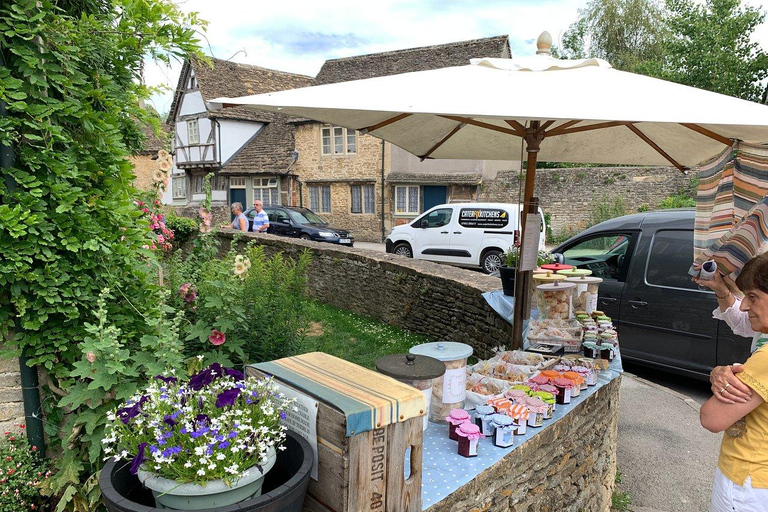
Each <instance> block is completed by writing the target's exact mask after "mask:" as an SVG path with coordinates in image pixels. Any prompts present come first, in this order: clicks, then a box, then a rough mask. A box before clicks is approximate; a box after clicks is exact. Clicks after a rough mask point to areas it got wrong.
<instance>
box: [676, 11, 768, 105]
mask: <svg viewBox="0 0 768 512" xmlns="http://www.w3.org/2000/svg"><path fill="white" fill-rule="evenodd" d="M667 9H668V11H669V12H668V15H667V17H666V24H667V26H668V27H669V30H670V33H671V37H670V38H669V39H668V41H667V43H666V52H665V53H666V55H665V63H664V75H663V76H664V77H665V78H668V79H670V80H673V81H675V82H678V83H681V84H685V85H690V86H693V87H698V88H701V89H707V90H709V91H714V92H719V93H722V94H727V95H729V96H736V97H739V98H743V99H747V100H752V101H760V100H761V99H762V102H763V103H765V98H764V97H762V98H761V96H763V89H762V87H761V85H760V82H761V81H762V80H763V79H765V78H766V77H767V76H768V56H767V55H766V53H765V51H764V50H763V49H762V48H761V47H760V45H759V44H758V43H756V42H753V41H751V36H752V34H753V33H754V31H755V29H756V28H757V27H758V26H759V25H760V24H761V23H762V22H763V20H764V19H765V13H764V12H762V11H761V10H760V9H758V8H754V7H748V6H742V5H741V0H706V2H705V3H704V4H703V5H702V4H700V3H696V2H694V1H693V0H667Z"/></svg>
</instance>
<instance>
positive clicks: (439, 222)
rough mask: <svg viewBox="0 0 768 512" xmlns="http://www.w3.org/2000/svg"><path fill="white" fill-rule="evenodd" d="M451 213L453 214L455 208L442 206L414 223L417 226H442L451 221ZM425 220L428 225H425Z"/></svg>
mask: <svg viewBox="0 0 768 512" xmlns="http://www.w3.org/2000/svg"><path fill="white" fill-rule="evenodd" d="M451 214H453V208H440V209H439V210H434V211H431V212H429V213H428V214H427V215H425V216H423V217H421V218H420V219H416V221H415V222H414V223H413V225H414V226H415V227H426V228H440V227H443V226H445V225H447V224H448V223H449V222H451ZM425 222H426V226H425V225H424V223H425Z"/></svg>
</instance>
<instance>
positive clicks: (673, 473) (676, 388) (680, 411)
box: [618, 365, 722, 512]
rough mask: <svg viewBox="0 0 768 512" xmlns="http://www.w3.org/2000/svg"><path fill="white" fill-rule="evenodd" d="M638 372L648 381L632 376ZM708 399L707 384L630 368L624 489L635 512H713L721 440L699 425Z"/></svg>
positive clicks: (622, 435)
mask: <svg viewBox="0 0 768 512" xmlns="http://www.w3.org/2000/svg"><path fill="white" fill-rule="evenodd" d="M634 371H637V372H638V374H640V375H642V376H643V377H641V376H639V375H635V374H633V373H630V372H634ZM651 379H652V380H651ZM654 381H656V382H654ZM709 396H710V393H709V385H708V383H706V382H700V381H694V380H692V379H687V378H685V377H677V376H674V375H670V374H664V373H663V372H656V371H655V370H646V369H644V368H642V367H636V366H631V365H627V368H625V374H624V377H623V379H622V384H621V399H620V403H619V446H618V468H619V472H620V473H621V474H622V481H623V483H622V484H621V485H620V486H619V489H620V490H621V491H624V492H628V493H629V495H630V497H631V499H632V506H631V507H630V509H631V510H633V511H634V512H678V511H679V512H689V511H690V512H700V511H706V510H709V499H710V496H711V494H712V479H713V478H714V473H715V467H716V465H717V455H718V452H719V450H720V440H721V437H722V434H712V433H710V432H708V431H707V430H705V429H704V428H702V427H701V426H700V425H699V408H700V407H701V403H703V402H704V401H705V400H707V399H708V398H709Z"/></svg>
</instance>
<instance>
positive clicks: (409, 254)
mask: <svg viewBox="0 0 768 512" xmlns="http://www.w3.org/2000/svg"><path fill="white" fill-rule="evenodd" d="M392 254H399V255H400V256H405V257H406V258H413V251H412V250H411V246H410V245H408V244H406V243H405V242H401V243H399V244H397V245H395V247H394V248H393V249H392Z"/></svg>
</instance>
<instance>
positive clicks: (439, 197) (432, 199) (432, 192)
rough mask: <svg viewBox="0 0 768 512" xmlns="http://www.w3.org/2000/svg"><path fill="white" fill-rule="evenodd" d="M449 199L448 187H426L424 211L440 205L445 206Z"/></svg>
mask: <svg viewBox="0 0 768 512" xmlns="http://www.w3.org/2000/svg"><path fill="white" fill-rule="evenodd" d="M447 199H448V187H436V186H425V187H424V209H423V210H422V211H424V212H425V211H427V210H429V209H430V208H432V207H433V206H437V205H439V204H445V202H446V200H447Z"/></svg>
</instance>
